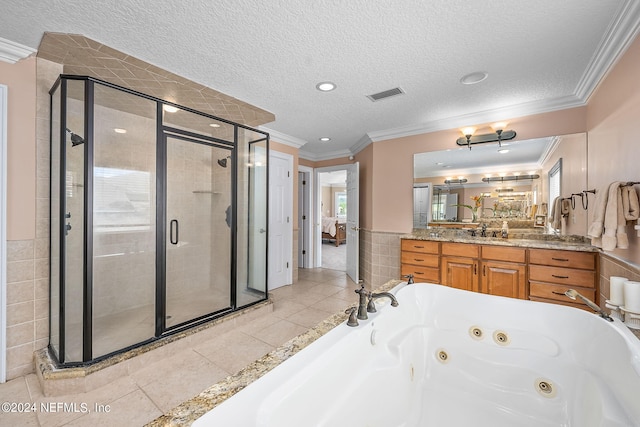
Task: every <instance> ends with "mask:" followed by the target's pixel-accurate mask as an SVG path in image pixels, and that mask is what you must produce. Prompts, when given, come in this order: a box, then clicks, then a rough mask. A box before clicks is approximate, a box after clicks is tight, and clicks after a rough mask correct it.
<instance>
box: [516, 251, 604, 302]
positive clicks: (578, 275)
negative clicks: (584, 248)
mask: <svg viewBox="0 0 640 427" xmlns="http://www.w3.org/2000/svg"><path fill="white" fill-rule="evenodd" d="M597 267H598V266H597V256H596V253H594V252H573V251H563V250H555V249H530V250H529V299H530V300H533V301H544V302H550V303H555V304H564V305H569V306H572V307H579V308H584V309H588V308H587V306H586V304H584V303H583V302H581V301H579V300H578V301H573V300H571V299H569V298H567V297H566V296H565V295H563V294H564V293H565V292H566V291H567V289H575V290H576V291H578V292H580V293H581V294H582V295H584V296H585V297H587V298H589V299H590V300H592V301H594V302H595V303H596V304H598V292H597V279H598V274H597V271H598V268H597ZM588 310H590V309H588Z"/></svg>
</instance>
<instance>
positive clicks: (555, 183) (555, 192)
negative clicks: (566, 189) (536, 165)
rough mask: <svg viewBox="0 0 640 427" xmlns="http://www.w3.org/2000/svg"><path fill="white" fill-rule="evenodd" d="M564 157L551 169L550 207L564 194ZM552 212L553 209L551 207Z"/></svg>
mask: <svg viewBox="0 0 640 427" xmlns="http://www.w3.org/2000/svg"><path fill="white" fill-rule="evenodd" d="M561 181H562V159H559V160H558V161H557V162H556V164H555V165H553V167H552V168H551V169H550V170H549V207H551V206H552V205H553V201H554V200H555V199H556V197H560V194H562V188H561ZM549 212H551V209H549Z"/></svg>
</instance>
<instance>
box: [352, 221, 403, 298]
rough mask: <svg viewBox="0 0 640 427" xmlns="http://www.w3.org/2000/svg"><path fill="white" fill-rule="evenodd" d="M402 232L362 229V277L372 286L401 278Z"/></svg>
mask: <svg viewBox="0 0 640 427" xmlns="http://www.w3.org/2000/svg"><path fill="white" fill-rule="evenodd" d="M402 235H403V234H400V233H387V232H376V231H371V230H364V229H363V230H361V231H360V279H362V280H363V281H364V284H365V285H367V286H370V287H371V288H376V287H378V286H380V285H382V284H384V283H386V282H388V281H389V280H392V279H399V278H400V237H401V236H402Z"/></svg>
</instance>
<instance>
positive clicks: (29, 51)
mask: <svg viewBox="0 0 640 427" xmlns="http://www.w3.org/2000/svg"><path fill="white" fill-rule="evenodd" d="M36 52H37V50H36V49H33V48H30V47H29V46H25V45H22V44H20V43H16V42H12V41H11V40H7V39H3V38H2V37H0V61H4V62H8V63H9V64H15V63H16V62H18V61H20V60H21V59H24V58H26V57H28V56H29V55H33V54H34V53H36Z"/></svg>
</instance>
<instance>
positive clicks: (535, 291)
mask: <svg viewBox="0 0 640 427" xmlns="http://www.w3.org/2000/svg"><path fill="white" fill-rule="evenodd" d="M568 289H575V290H576V291H578V292H580V294H582V295H583V296H585V297H586V298H589V299H590V300H591V301H595V300H596V290H595V289H593V288H581V287H578V286H574V287H573V288H571V287H570V286H566V285H550V284H548V283H538V282H529V296H530V297H537V298H545V299H550V300H554V301H559V302H566V303H571V304H584V302H582V300H579V299H578V300H575V301H574V300H572V299H571V298H569V297H567V296H565V295H562V294H564V293H565V292H566V291H567V290H568ZM554 292H558V293H559V294H556V293H554Z"/></svg>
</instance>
